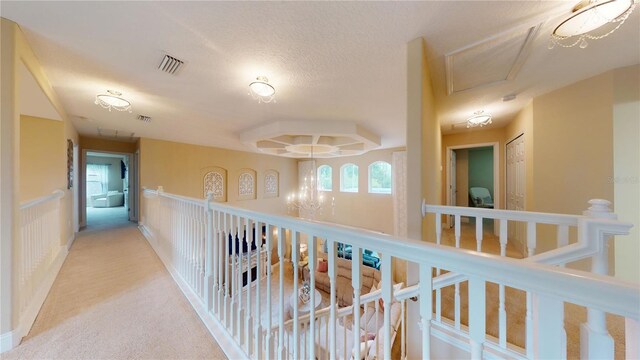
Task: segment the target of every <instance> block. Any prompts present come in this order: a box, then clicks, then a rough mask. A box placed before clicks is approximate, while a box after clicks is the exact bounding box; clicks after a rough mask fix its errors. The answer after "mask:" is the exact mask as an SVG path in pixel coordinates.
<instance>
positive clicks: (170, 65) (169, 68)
mask: <svg viewBox="0 0 640 360" xmlns="http://www.w3.org/2000/svg"><path fill="white" fill-rule="evenodd" d="M182 65H184V61H182V60H180V59H177V58H174V57H173V56H171V55H165V56H164V58H162V62H160V66H158V69H159V70H160V71H163V72H166V73H167V74H171V75H175V74H176V73H177V72H178V70H180V69H181V68H182Z"/></svg>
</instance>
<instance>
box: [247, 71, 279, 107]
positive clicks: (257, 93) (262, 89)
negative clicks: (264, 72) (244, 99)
mask: <svg viewBox="0 0 640 360" xmlns="http://www.w3.org/2000/svg"><path fill="white" fill-rule="evenodd" d="M249 95H251V96H253V98H254V99H256V100H258V103H261V102H263V103H270V102H272V101H273V102H276V98H275V95H276V89H275V88H274V87H273V86H272V85H271V84H269V79H267V77H266V76H258V77H257V78H256V81H254V82H252V83H251V84H249Z"/></svg>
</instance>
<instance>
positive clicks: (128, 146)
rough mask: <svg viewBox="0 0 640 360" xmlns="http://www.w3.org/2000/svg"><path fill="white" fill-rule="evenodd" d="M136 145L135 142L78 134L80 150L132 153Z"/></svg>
mask: <svg viewBox="0 0 640 360" xmlns="http://www.w3.org/2000/svg"><path fill="white" fill-rule="evenodd" d="M137 147H138V145H137V143H135V142H125V141H114V140H108V139H100V138H95V137H89V136H80V150H81V151H82V150H98V151H110V152H116V153H127V154H132V153H134V152H135V151H136V149H137Z"/></svg>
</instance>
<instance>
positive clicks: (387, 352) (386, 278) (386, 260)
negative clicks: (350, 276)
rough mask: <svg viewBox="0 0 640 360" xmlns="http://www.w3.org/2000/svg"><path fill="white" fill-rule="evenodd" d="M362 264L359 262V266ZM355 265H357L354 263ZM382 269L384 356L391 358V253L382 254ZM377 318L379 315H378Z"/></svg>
mask: <svg viewBox="0 0 640 360" xmlns="http://www.w3.org/2000/svg"><path fill="white" fill-rule="evenodd" d="M359 265H360V264H358V266H359ZM354 266H355V265H354ZM380 269H381V271H382V301H384V306H385V308H386V309H385V310H386V311H384V313H383V317H384V325H383V326H384V358H385V359H391V296H392V294H391V291H392V284H391V273H392V268H391V255H389V253H387V252H385V253H383V254H382V259H381V265H380ZM376 318H377V317H376Z"/></svg>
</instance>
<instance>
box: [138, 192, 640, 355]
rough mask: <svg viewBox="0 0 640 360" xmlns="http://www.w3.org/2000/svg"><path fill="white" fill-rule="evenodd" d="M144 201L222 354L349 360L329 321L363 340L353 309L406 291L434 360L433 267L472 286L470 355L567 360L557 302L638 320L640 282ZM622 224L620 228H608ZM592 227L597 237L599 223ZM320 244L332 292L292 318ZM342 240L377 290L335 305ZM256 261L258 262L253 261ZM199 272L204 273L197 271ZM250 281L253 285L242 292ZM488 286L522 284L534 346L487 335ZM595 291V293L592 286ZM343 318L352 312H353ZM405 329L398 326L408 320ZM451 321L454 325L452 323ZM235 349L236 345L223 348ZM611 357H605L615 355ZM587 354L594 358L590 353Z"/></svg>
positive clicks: (161, 248) (388, 338)
mask: <svg viewBox="0 0 640 360" xmlns="http://www.w3.org/2000/svg"><path fill="white" fill-rule="evenodd" d="M142 205H143V209H144V210H145V213H144V218H143V223H142V224H141V230H142V231H143V233H144V234H145V236H146V237H147V238H148V239H149V243H150V244H151V245H152V246H153V247H154V249H155V250H156V252H158V254H159V256H160V258H161V259H162V260H163V262H164V263H165V265H166V266H167V268H168V269H169V270H170V271H171V272H172V273H174V274H177V275H179V276H175V275H174V278H175V279H176V280H177V281H178V282H179V283H182V284H181V285H185V286H184V287H183V288H188V295H189V296H188V297H189V298H195V299H196V300H195V301H192V304H193V305H194V307H196V310H198V309H201V310H203V311H200V310H198V311H199V314H200V316H201V317H202V318H203V320H204V321H205V323H207V322H208V321H212V322H213V323H214V324H216V326H217V327H216V329H218V328H219V330H221V331H222V332H223V334H224V338H221V337H217V339H218V341H219V342H221V341H223V340H224V342H225V343H226V344H235V345H234V346H225V347H224V348H225V350H227V351H236V352H235V353H233V354H228V355H229V356H231V355H233V357H245V358H258V359H262V358H277V359H286V358H295V359H298V358H307V357H309V358H329V359H338V358H341V357H345V353H347V354H346V356H347V357H349V352H350V351H349V349H345V348H344V346H343V347H342V348H341V349H342V350H343V353H342V354H339V353H338V351H337V350H336V349H338V348H340V347H339V346H338V345H340V343H341V342H342V344H344V337H345V336H347V335H348V334H347V333H345V332H342V333H341V332H336V329H338V328H339V327H338V326H337V325H345V321H346V323H347V324H346V325H347V326H348V325H349V323H350V326H351V329H353V330H355V331H354V333H353V334H352V335H353V340H354V343H355V341H356V340H358V341H359V337H358V332H359V330H357V329H359V328H360V324H359V323H360V319H359V318H360V316H359V315H360V312H361V311H362V310H361V306H360V305H361V304H362V303H363V302H367V301H370V300H371V299H368V298H367V297H366V296H370V297H373V298H376V299H377V298H379V297H382V299H383V301H384V304H390V303H391V301H392V299H393V298H394V297H395V298H396V299H397V300H399V301H403V307H402V309H403V310H404V301H408V300H407V297H409V296H411V297H414V296H416V298H417V301H418V302H419V309H420V314H419V318H417V317H412V318H407V319H406V322H409V323H412V324H415V323H419V324H421V329H422V338H423V344H422V351H423V353H422V358H424V359H428V358H430V357H431V354H432V352H431V350H434V349H432V348H433V346H431V345H432V336H436V335H437V334H438V333H441V329H440V328H438V326H439V323H438V322H437V321H435V319H434V321H432V319H433V304H432V295H433V293H434V292H435V288H436V287H438V286H441V285H442V280H441V278H438V277H435V278H434V275H433V274H434V273H435V272H434V270H435V269H442V272H443V273H444V272H445V271H446V272H448V273H452V274H455V276H458V274H460V276H464V277H465V279H467V280H466V281H468V283H469V286H468V294H469V299H472V300H473V301H470V302H469V303H470V306H469V324H468V327H462V326H461V329H460V330H458V334H459V335H460V334H462V335H464V336H463V337H464V339H466V341H467V349H468V350H469V351H470V353H471V355H472V358H482V357H484V356H485V355H486V356H488V355H493V356H494V357H510V356H512V355H513V357H529V358H563V357H566V346H564V344H563V341H562V339H563V334H564V328H563V322H564V314H563V304H564V303H572V304H577V305H580V306H585V307H587V308H588V309H590V310H592V311H597V312H599V313H611V314H616V315H620V316H623V317H628V318H631V319H634V320H636V321H637V320H638V318H639V317H640V310H639V305H640V288H639V287H638V286H637V285H634V284H628V283H625V282H621V281H618V280H616V279H614V278H611V277H606V276H603V275H598V274H592V273H588V272H582V271H576V270H571V269H566V268H562V267H558V266H553V265H549V264H541V263H536V262H532V261H523V260H516V259H510V258H507V257H501V256H496V255H490V254H478V253H477V252H475V251H469V250H463V249H456V248H451V247H445V246H440V245H437V244H430V243H425V242H422V241H415V240H410V239H401V238H396V237H392V236H388V235H384V234H380V233H374V232H370V231H365V230H361V229H355V228H350V227H346V226H339V225H334V224H326V223H321V222H313V221H306V220H302V219H298V218H292V217H287V216H276V215H270V214H263V213H258V212H254V211H249V210H245V209H240V208H235V207H232V206H227V205H223V204H219V203H213V202H211V201H208V200H197V199H191V198H186V197H181V196H176V195H171V194H166V193H164V192H162V191H150V190H145V191H144V198H143V204H142ZM485 215H489V214H485ZM518 216H524V217H523V219H524V220H525V221H535V218H533V217H532V216H529V217H527V215H526V214H522V213H521V214H519V215H518ZM185 219H191V220H189V221H187V220H185ZM578 220H579V221H582V220H583V219H581V218H580V219H578ZM589 221H591V220H589ZM599 221H600V220H598V221H596V222H599ZM608 221H610V222H611V221H613V220H608ZM569 225H570V224H569ZM594 226H595V225H594ZM610 226H613V225H611V224H610ZM625 226H626V225H625V224H621V223H617V226H615V227H617V228H620V227H623V228H624V227H625ZM583 228H584V231H587V232H591V231H592V230H593V229H594V227H593V226H591V227H590V226H584V227H583ZM596 228H598V227H596ZM598 229H600V230H599V231H600V232H602V228H601V227H600V228H598ZM618 230H619V233H624V231H623V230H620V229H618ZM592 237H593V236H592ZM319 239H323V241H325V242H326V243H327V245H328V246H327V248H328V255H327V258H328V265H329V266H328V270H329V272H328V278H329V279H330V283H331V284H330V285H331V286H330V294H329V299H326V298H325V299H323V303H326V304H328V306H326V307H325V308H321V309H316V308H315V306H310V307H309V309H310V310H309V313H308V315H307V314H305V315H304V316H298V315H302V314H301V313H300V309H299V308H298V302H297V301H293V302H292V303H291V304H289V300H288V299H289V297H290V296H291V294H292V293H296V291H297V287H298V281H297V280H298V279H297V276H298V275H297V274H298V271H299V270H300V269H299V268H298V266H299V263H298V261H297V260H298V258H297V257H298V253H299V250H300V243H301V242H303V241H307V242H308V248H309V249H311V250H310V255H309V258H310V261H311V262H313V264H310V265H309V266H310V273H311V274H314V273H315V272H314V270H315V267H316V264H315V260H316V259H315V255H312V253H314V251H313V250H314V249H316V248H317V247H316V245H317V244H319V243H318V241H319ZM234 240H235V241H234ZM338 243H341V244H349V245H351V247H352V257H353V260H352V261H353V262H354V263H359V262H360V256H361V255H360V254H361V250H363V249H368V250H373V251H376V252H377V253H379V254H381V265H380V271H381V290H380V292H379V293H377V294H376V295H371V294H367V295H360V296H356V299H354V305H352V306H349V307H339V305H340V304H339V303H338V301H337V295H338V294H337V283H338V281H343V280H340V278H342V279H344V276H346V275H345V273H344V271H338V269H337V265H336V264H337V257H338V251H337V244H338ZM202 244H204V245H202ZM185 249H186V250H185ZM289 251H291V254H292V255H291V260H292V262H291V263H288V262H287V260H285V254H286V253H288V252H289ZM274 252H275V253H274ZM262 254H264V255H262ZM263 256H264V257H263ZM274 258H277V259H279V260H280V262H279V264H278V265H277V266H276V267H274V268H273V269H274V270H275V269H276V268H277V269H278V270H277V271H278V275H277V276H276V275H275V274H273V271H272V268H271V267H270V266H267V267H266V270H265V274H257V278H258V279H259V278H260V277H261V276H264V277H265V280H264V281H259V280H257V281H255V282H252V281H251V279H252V278H253V271H254V266H253V264H259V263H260V262H262V261H264V262H266V263H267V264H271V263H272V259H274ZM394 258H395V259H399V260H403V261H406V262H411V263H415V264H418V268H419V269H420V271H419V279H420V282H419V284H418V286H417V287H409V288H408V289H403V290H398V291H394V290H393V279H392V276H391V275H392V262H393V260H394ZM287 264H289V265H287ZM255 268H256V269H258V270H259V269H260V267H259V266H257V267H255ZM201 269H204V274H202V270H201ZM285 269H287V270H285ZM288 269H291V270H288ZM360 271H361V269H359V267H358V266H356V267H353V268H352V276H351V280H350V281H351V286H352V288H353V289H355V290H354V294H356V295H357V294H358V293H359V292H361V291H362V288H363V286H364V282H363V279H362V274H359V272H360ZM285 272H287V273H286V274H285ZM313 279H314V276H313V275H312V276H311V282H312V285H311V286H312V287H315V284H313V282H314V280H313ZM252 283H253V286H254V288H253V289H252V290H249V289H250V288H251V286H252V285H251V284H252ZM487 283H493V284H498V285H499V286H504V287H510V288H514V289H519V290H521V291H525V292H527V293H529V294H530V296H531V302H532V304H534V305H537V306H538V307H533V306H532V307H531V311H530V312H531V315H530V316H531V317H532V318H533V319H535V325H536V326H534V327H533V334H532V338H533V339H534V341H531V343H528V344H527V345H528V346H527V347H528V349H527V350H528V351H527V352H526V353H518V352H517V351H511V350H509V351H504V349H502V348H501V347H500V346H499V344H498V345H497V346H494V343H493V341H492V340H491V339H488V337H487V335H486V306H485V305H486V284H487ZM201 284H203V285H202V286H204V287H205V288H204V289H203V288H202V287H201ZM343 284H344V283H343ZM367 286H369V285H367ZM593 289H598V292H594V291H593ZM374 294H375V293H374ZM312 298H314V297H312ZM274 302H275V303H274ZM311 305H315V304H313V303H312V304H311ZM290 307H291V310H290V312H291V313H292V314H293V319H297V321H292V322H288V321H289V320H290V318H289V317H288V315H287V313H288V312H289V311H285V309H288V308H290ZM364 308H365V309H366V308H367V307H366V306H365V307H364ZM537 308H540V309H542V308H544V311H537V310H536V309H537ZM345 314H351V316H350V318H349V317H347V315H345ZM403 317H404V316H403ZM305 319H306V320H305ZM347 319H348V320H347ZM381 323H382V324H381V329H382V331H381V333H380V334H381V335H379V336H376V341H378V342H379V343H382V347H381V349H383V350H382V351H381V353H378V355H379V358H385V359H389V358H391V354H392V348H391V344H392V341H393V332H392V330H391V328H390V326H391V325H392V324H391V323H390V317H389V315H388V314H384V316H383V319H382V321H381ZM402 325H403V327H404V326H405V325H408V324H405V323H403V324H402ZM321 328H322V329H323V331H325V332H326V333H325V334H324V335H322V336H323V339H324V340H325V341H326V342H328V349H327V351H326V353H322V352H319V348H318V347H316V341H310V339H318V338H320V336H321V334H320V333H319V332H320V330H319V329H321ZM452 328H453V329H454V330H456V328H455V327H452ZM210 330H211V331H212V333H214V336H219V335H220V334H219V333H218V335H216V333H215V331H214V330H212V329H211V328H210ZM463 330H464V331H463ZM216 331H217V330H216ZM404 339H405V335H404V332H403V331H401V332H400V341H397V339H396V341H395V343H398V344H399V347H400V348H401V349H402V350H401V351H402V354H404V350H405V349H406V347H407V346H415V345H416V344H406V343H405V342H404ZM231 347H233V349H231V350H229V349H230V348H231ZM356 348H357V346H354V349H353V351H354V352H357V350H356ZM609 355H610V356H609V357H613V354H612V353H609ZM589 356H591V357H594V355H593V354H591V353H590V354H589Z"/></svg>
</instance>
